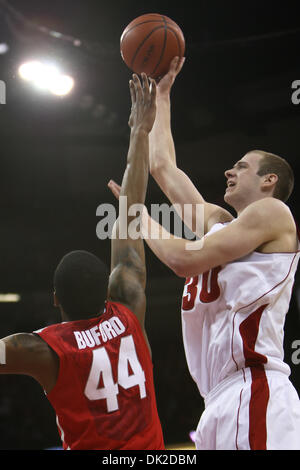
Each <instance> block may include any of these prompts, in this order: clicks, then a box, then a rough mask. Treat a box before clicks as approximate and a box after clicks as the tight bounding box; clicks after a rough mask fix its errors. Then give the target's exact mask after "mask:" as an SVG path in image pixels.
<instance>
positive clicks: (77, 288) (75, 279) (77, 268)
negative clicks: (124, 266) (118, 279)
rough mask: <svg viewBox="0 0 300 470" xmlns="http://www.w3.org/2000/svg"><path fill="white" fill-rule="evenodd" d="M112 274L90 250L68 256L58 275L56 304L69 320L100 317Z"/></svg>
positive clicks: (55, 275) (61, 262)
mask: <svg viewBox="0 0 300 470" xmlns="http://www.w3.org/2000/svg"><path fill="white" fill-rule="evenodd" d="M108 278H109V273H108V269H107V267H106V266H105V264H104V263H103V262H102V261H101V260H100V259H99V258H97V257H96V256H95V255H93V254H92V253H89V252H87V251H81V250H78V251H72V252H70V253H68V254H67V255H65V256H64V257H63V258H62V260H61V261H60V263H59V264H58V266H57V268H56V270H55V273H54V302H55V305H56V306H58V307H60V309H61V312H62V316H63V317H64V319H68V320H83V319H85V318H91V317H93V316H97V315H98V314H99V313H100V312H101V310H102V309H103V307H104V303H105V300H106V296H107V287H108Z"/></svg>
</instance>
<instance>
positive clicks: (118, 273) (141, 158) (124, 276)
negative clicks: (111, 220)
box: [108, 74, 156, 328]
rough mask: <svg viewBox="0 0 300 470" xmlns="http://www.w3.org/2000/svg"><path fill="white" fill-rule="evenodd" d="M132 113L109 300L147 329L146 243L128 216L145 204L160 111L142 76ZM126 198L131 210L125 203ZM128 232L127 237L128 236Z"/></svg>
mask: <svg viewBox="0 0 300 470" xmlns="http://www.w3.org/2000/svg"><path fill="white" fill-rule="evenodd" d="M130 92H131V101H132V110H131V115H130V119H129V126H130V128H131V132H130V142H129V149H128V154H127V166H126V169H125V173H124V177H123V181H122V185H121V188H120V199H119V217H118V220H117V221H116V224H115V227H114V233H113V237H112V245H111V247H112V254H111V275H110V280H109V292H108V299H109V300H112V301H118V302H121V303H123V304H125V305H127V306H128V307H129V308H130V309H131V310H132V311H133V313H135V315H136V316H137V318H138V319H139V321H140V324H141V326H142V328H144V316H145V308H146V299H145V284H146V266H145V253H144V242H143V239H142V237H141V236H139V237H137V238H136V239H134V238H133V237H132V236H131V234H130V233H129V229H130V224H131V223H134V220H135V218H136V214H135V215H131V216H130V215H128V210H129V209H130V207H132V205H133V204H141V205H143V204H144V201H145V196H146V189H147V182H148V175H149V133H150V131H151V129H152V126H153V122H154V119H155V111H156V104H155V103H156V101H155V99H156V85H155V82H154V81H152V82H151V87H150V86H149V82H148V78H147V77H146V75H145V74H143V75H142V83H141V82H140V80H139V78H138V76H137V75H133V80H131V82H130ZM124 198H126V202H127V210H126V213H124V210H122V208H123V207H124V206H122V203H123V202H124ZM124 229H125V233H124Z"/></svg>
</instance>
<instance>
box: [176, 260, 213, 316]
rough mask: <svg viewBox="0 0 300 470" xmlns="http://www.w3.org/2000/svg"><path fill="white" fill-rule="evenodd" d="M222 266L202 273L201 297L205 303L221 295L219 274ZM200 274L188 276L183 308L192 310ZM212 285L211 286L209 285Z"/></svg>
mask: <svg viewBox="0 0 300 470" xmlns="http://www.w3.org/2000/svg"><path fill="white" fill-rule="evenodd" d="M220 270H221V266H217V267H216V268H213V269H211V270H210V271H207V272H205V273H203V274H202V285H201V291H200V294H199V299H200V301H201V302H203V303H209V302H214V300H217V298H218V297H219V295H220V287H219V284H218V274H219V272H220ZM198 280H199V276H195V277H192V278H188V279H187V280H186V282H185V285H186V294H185V295H184V296H183V299H182V310H191V309H192V308H194V305H195V300H196V296H197V291H198ZM209 285H210V288H209V287H208V286H209Z"/></svg>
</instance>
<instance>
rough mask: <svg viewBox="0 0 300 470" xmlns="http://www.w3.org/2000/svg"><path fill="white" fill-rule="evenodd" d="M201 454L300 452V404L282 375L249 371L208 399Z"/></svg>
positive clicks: (199, 435)
mask: <svg viewBox="0 0 300 470" xmlns="http://www.w3.org/2000/svg"><path fill="white" fill-rule="evenodd" d="M196 449H198V450H300V400H299V397H298V394H297V392H296V390H295V388H294V386H293V385H292V383H291V381H290V380H289V378H288V377H287V376H286V375H284V374H283V373H282V372H277V371H264V369H263V368H262V369H258V368H245V369H242V370H239V371H238V372H236V373H234V374H233V375H231V376H230V377H228V378H226V379H224V380H223V381H222V382H221V383H220V384H219V385H217V386H216V387H215V388H214V389H213V390H212V391H211V392H210V393H209V394H208V395H207V397H206V398H205V410H204V412H203V414H202V416H201V418H200V421H199V424H198V427H197V431H196Z"/></svg>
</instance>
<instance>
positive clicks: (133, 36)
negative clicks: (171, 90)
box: [120, 13, 185, 78]
mask: <svg viewBox="0 0 300 470" xmlns="http://www.w3.org/2000/svg"><path fill="white" fill-rule="evenodd" d="M120 51H121V57H122V59H123V60H124V62H125V64H126V65H127V67H129V68H130V69H131V70H132V71H133V72H135V73H137V74H141V73H142V72H144V73H146V74H147V75H148V76H149V77H151V78H159V77H162V76H163V75H165V74H166V73H167V72H168V70H169V66H170V62H171V60H172V59H173V58H174V57H175V56H178V57H183V55H184V52H185V39H184V35H183V33H182V31H181V29H180V27H179V26H178V24H177V23H175V21H173V20H171V19H170V18H168V17H167V16H165V15H159V14H157V13H148V14H146V15H142V16H139V17H138V18H135V19H134V20H133V21H131V23H129V24H128V25H127V26H126V28H125V29H124V31H123V33H122V35H121V39H120Z"/></svg>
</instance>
